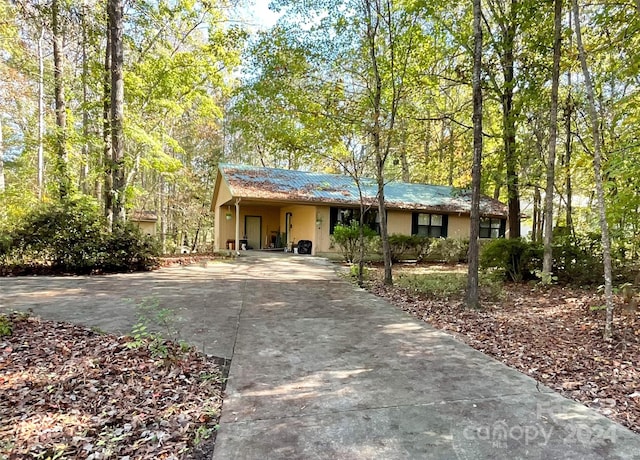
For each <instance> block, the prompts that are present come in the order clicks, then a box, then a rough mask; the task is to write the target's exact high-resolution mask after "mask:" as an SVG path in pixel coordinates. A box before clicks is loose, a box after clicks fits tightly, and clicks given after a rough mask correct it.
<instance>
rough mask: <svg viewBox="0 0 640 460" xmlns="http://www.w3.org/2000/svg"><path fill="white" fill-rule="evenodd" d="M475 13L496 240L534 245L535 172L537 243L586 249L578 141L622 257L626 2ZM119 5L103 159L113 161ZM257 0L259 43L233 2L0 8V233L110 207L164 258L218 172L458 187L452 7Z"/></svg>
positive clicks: (463, 76)
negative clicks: (499, 205) (497, 220)
mask: <svg viewBox="0 0 640 460" xmlns="http://www.w3.org/2000/svg"><path fill="white" fill-rule="evenodd" d="M107 3H108V5H107ZM558 3H560V6H561V7H562V10H561V15H560V16H559V23H560V36H561V46H560V48H559V49H560V65H559V73H558V75H559V77H558V98H557V104H558V113H557V119H556V120H555V123H552V120H553V117H552V115H551V114H552V113H553V111H552V110H551V108H552V97H551V92H552V87H553V85H552V80H553V72H552V68H553V56H554V53H553V48H554V11H557V10H556V9H554V6H557V4H558ZM107 6H109V7H110V8H114V9H113V12H114V14H112V15H109V14H108V8H107ZM481 6H482V13H483V16H482V21H481V24H482V26H483V36H484V42H483V47H482V80H481V83H482V90H483V99H484V101H483V102H484V104H483V136H482V138H483V150H482V154H483V158H482V183H481V189H482V192H483V193H486V194H488V195H490V196H493V197H496V198H499V199H501V200H502V201H504V202H506V203H508V204H509V210H510V219H509V221H510V235H511V236H512V237H516V236H518V235H519V234H520V233H522V236H529V237H531V238H532V239H534V240H538V241H541V240H542V236H543V229H544V226H543V223H544V222H545V220H546V221H547V222H548V221H549V217H548V216H547V217H545V216H544V213H543V209H544V204H543V200H544V196H545V193H544V192H545V189H546V188H547V176H548V173H550V172H551V173H552V174H551V176H550V177H551V184H552V186H553V187H552V188H553V190H554V195H553V197H552V198H553V214H552V217H551V220H552V221H553V222H552V226H553V227H554V228H557V231H556V233H563V234H568V235H575V234H588V233H589V232H597V233H598V234H600V232H601V227H600V226H599V224H598V210H597V206H596V198H597V197H596V194H595V186H594V184H595V183H596V176H595V175H594V165H593V159H594V154H595V153H596V152H595V150H596V147H598V148H599V150H600V151H601V152H600V153H601V157H602V158H601V159H602V165H601V166H602V169H601V174H600V175H601V179H602V184H603V195H604V203H603V204H604V206H605V209H606V217H607V223H608V225H609V229H610V232H611V241H612V244H613V247H612V248H613V251H614V255H616V256H617V257H623V258H626V259H629V260H630V259H633V258H635V257H636V256H637V254H638V249H639V247H640V239H639V234H640V228H639V224H640V221H639V217H638V216H639V215H638V206H639V204H640V194H639V193H638V189H639V187H640V161H638V160H639V159H640V155H639V149H640V141H639V139H638V138H639V130H638V115H639V114H640V112H639V108H638V105H639V103H640V92H639V87H638V79H639V76H640V59H639V56H638V53H640V46H639V43H638V42H639V41H640V38H639V37H640V34H639V33H638V28H639V26H640V2H637V1H635V2H634V1H631V0H629V1H626V2H624V1H622V2H621V1H616V2H613V1H602V2H596V3H589V4H582V3H581V2H580V4H577V3H576V5H574V6H575V9H577V13H578V15H577V16H575V15H574V16H571V14H570V13H571V12H572V5H570V4H569V3H568V2H564V3H563V2H555V5H554V2H552V1H537V0H536V1H532V0H486V1H483V2H482V5H481ZM118 7H120V8H122V18H121V21H120V24H119V26H120V27H121V29H120V30H121V34H122V71H123V72H122V74H123V79H122V81H123V84H124V88H123V89H124V92H123V96H122V97H123V112H122V118H121V120H122V137H121V139H122V148H121V150H120V156H118V155H117V154H114V152H113V151H112V150H111V148H112V144H113V139H116V137H117V136H114V134H113V126H114V123H116V124H117V122H118V119H119V118H118V116H115V117H114V113H116V114H117V111H116V112H114V102H117V97H115V96H113V95H112V94H113V93H112V90H113V82H114V81H117V79H116V80H114V79H113V75H114V71H117V68H115V67H116V66H115V65H114V62H116V63H117V61H118V56H117V54H112V51H113V49H114V42H113V41H112V36H115V37H117V36H118V33H119V32H118V23H117V16H118V15H117V12H118V10H117V8H118ZM272 7H273V8H274V9H275V10H277V11H278V12H279V13H280V17H279V20H278V22H277V23H276V24H275V25H273V26H270V27H268V28H264V27H259V26H258V25H255V24H250V23H248V22H247V21H245V20H243V19H242V18H243V15H244V14H245V13H246V11H247V8H249V9H250V5H243V4H241V3H234V2H226V1H219V0H211V1H197V0H176V1H126V2H124V3H123V2H122V0H110V1H109V2H97V1H95V0H85V1H71V0H41V1H34V0H12V1H9V0H0V17H1V18H2V19H1V22H0V24H1V26H0V30H1V31H2V32H0V38H1V40H0V49H1V52H0V125H1V126H0V128H1V129H0V133H1V138H0V227H2V228H8V227H10V226H11V225H12V223H13V222H15V221H16V220H18V219H19V218H20V217H21V216H24V215H26V214H27V213H29V212H30V211H31V210H33V209H34V208H35V207H37V206H38V203H39V202H53V201H56V200H59V199H60V198H61V196H64V195H65V194H84V195H88V196H92V197H94V198H95V200H97V201H98V202H99V203H100V205H101V206H102V207H103V209H104V210H105V214H109V213H111V218H112V219H113V218H114V217H113V210H114V205H113V202H114V200H115V201H118V202H119V203H120V205H121V206H122V209H126V210H128V212H129V214H130V213H131V212H132V211H133V210H149V211H154V212H156V213H157V215H158V217H159V221H158V233H159V235H161V240H162V243H163V247H164V249H165V251H172V250H174V249H175V248H176V247H179V246H181V245H182V244H186V245H189V246H191V245H194V244H196V243H198V244H199V245H200V246H201V248H202V249H204V248H206V247H207V245H210V244H211V235H212V232H211V228H212V225H213V222H212V220H211V216H210V214H209V206H210V200H211V195H212V185H213V184H212V180H213V178H214V177H215V176H214V173H215V166H216V164H217V163H218V162H219V161H226V162H236V163H248V164H257V165H260V164H262V165H265V166H276V167H283V168H296V169H319V170H323V171H328V172H337V173H345V172H347V173H353V172H356V173H357V174H359V175H368V176H372V177H378V176H380V174H379V173H380V171H382V172H383V176H384V180H385V181H388V180H404V181H416V182H427V183H433V184H445V185H454V186H461V187H470V185H471V171H472V161H473V130H472V124H473V123H472V109H473V104H472V102H473V100H472V66H473V54H474V42H473V37H474V35H473V27H472V26H473V11H472V2H462V1H455V0H454V1H450V0H448V1H446V2H445V1H437V0H436V1H419V0H393V1H391V0H386V1H385V0H309V1H305V2H300V1H296V0H277V1H274V2H272ZM110 17H111V21H110V20H109V18H110ZM576 17H578V18H579V19H580V26H581V28H580V30H581V32H582V34H581V35H582V37H581V38H582V42H583V48H584V51H585V53H584V54H585V64H586V67H587V69H588V71H589V73H590V79H591V80H592V85H591V86H592V89H593V96H594V97H593V101H594V107H595V112H594V115H595V117H596V120H595V124H594V122H593V118H590V110H589V104H588V102H589V97H588V96H589V94H588V91H587V89H588V85H585V83H586V81H585V73H584V69H583V68H582V67H581V63H580V60H579V54H578V47H577V40H576V34H575V29H576V21H575V19H576ZM114 18H115V20H116V23H114V22H113V20H114ZM110 30H111V33H109V31H110ZM114 31H115V32H114ZM114 33H115V35H114ZM107 50H109V51H110V52H107ZM116 87H117V85H116ZM594 125H595V126H597V128H598V131H597V135H596V137H595V138H594V136H593V127H594ZM552 127H553V128H554V129H553V130H552V129H551V128H552ZM556 133H557V136H556ZM554 137H556V139H555V141H554ZM594 139H597V140H598V141H599V142H597V144H599V145H598V146H597V145H596V143H595V142H594ZM117 143H118V140H117V139H116V147H118V146H117ZM552 146H553V147H552ZM118 148H119V147H118ZM553 150H555V151H556V152H555V158H553V156H552V157H551V161H549V160H550V153H553ZM551 165H553V166H554V168H553V169H552V168H551V167H550V166H551ZM522 213H524V214H526V215H527V216H530V217H528V218H526V219H524V220H522V219H521V214H522ZM116 214H117V210H116ZM116 218H117V216H116ZM521 220H522V225H521ZM548 228H551V227H550V226H548ZM520 229H522V232H521V231H520ZM196 235H198V236H196ZM196 239H197V241H196Z"/></svg>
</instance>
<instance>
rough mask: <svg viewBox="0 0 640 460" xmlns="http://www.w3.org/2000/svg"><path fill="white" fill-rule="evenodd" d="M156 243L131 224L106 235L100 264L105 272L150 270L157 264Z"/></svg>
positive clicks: (157, 249) (157, 250) (157, 251)
mask: <svg viewBox="0 0 640 460" xmlns="http://www.w3.org/2000/svg"><path fill="white" fill-rule="evenodd" d="M159 252H160V250H159V248H158V245H157V243H156V242H155V240H153V239H152V238H149V237H147V236H144V235H142V234H141V233H140V231H139V230H138V229H137V228H136V227H133V226H131V225H126V226H124V227H118V228H115V229H114V230H113V232H111V233H110V234H107V235H106V238H105V241H104V245H103V250H102V258H101V260H100V266H101V269H102V271H105V272H127V271H145V270H151V269H152V268H154V267H156V266H157V265H158V259H157V256H158V253H159Z"/></svg>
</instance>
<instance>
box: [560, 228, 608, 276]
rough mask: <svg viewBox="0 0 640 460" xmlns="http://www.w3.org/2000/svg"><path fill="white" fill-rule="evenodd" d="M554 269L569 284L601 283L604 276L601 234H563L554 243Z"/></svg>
mask: <svg viewBox="0 0 640 460" xmlns="http://www.w3.org/2000/svg"><path fill="white" fill-rule="evenodd" d="M553 265H554V266H553V271H554V273H555V274H556V276H557V277H558V281H559V282H561V283H567V284H576V285H590V284H595V285H597V284H600V283H601V282H602V278H603V276H604V268H603V265H602V245H601V243H600V235H599V234H596V233H589V234H583V235H576V236H575V237H571V236H561V237H559V238H557V239H556V240H555V241H554V244H553Z"/></svg>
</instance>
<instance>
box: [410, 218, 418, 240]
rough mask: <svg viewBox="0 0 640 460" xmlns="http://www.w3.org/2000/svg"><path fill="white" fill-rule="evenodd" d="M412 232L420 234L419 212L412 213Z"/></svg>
mask: <svg viewBox="0 0 640 460" xmlns="http://www.w3.org/2000/svg"><path fill="white" fill-rule="evenodd" d="M411 234H412V235H417V234H418V213H417V212H414V213H413V214H411Z"/></svg>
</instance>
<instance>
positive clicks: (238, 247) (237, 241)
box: [234, 198, 240, 255]
mask: <svg viewBox="0 0 640 460" xmlns="http://www.w3.org/2000/svg"><path fill="white" fill-rule="evenodd" d="M234 249H235V250H236V253H237V254H238V255H240V198H237V199H236V244H235V246H234Z"/></svg>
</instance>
